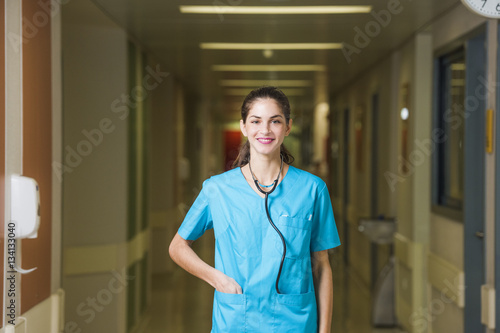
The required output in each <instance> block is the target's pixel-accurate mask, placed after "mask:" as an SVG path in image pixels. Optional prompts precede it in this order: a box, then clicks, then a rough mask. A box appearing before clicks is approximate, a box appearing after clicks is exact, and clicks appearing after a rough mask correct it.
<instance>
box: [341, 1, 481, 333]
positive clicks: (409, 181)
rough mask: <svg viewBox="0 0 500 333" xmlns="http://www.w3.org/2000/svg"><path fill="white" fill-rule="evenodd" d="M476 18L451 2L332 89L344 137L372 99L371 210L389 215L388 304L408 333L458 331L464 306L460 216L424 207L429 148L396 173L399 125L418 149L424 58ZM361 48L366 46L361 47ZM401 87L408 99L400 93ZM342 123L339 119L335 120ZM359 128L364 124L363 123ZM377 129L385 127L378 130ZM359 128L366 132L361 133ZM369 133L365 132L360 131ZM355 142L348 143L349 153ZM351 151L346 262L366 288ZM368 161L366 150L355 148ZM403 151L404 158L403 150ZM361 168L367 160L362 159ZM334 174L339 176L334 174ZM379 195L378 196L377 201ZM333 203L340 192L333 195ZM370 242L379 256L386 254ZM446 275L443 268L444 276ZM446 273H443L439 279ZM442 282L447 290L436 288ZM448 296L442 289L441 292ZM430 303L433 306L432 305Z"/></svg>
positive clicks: (427, 101)
mask: <svg viewBox="0 0 500 333" xmlns="http://www.w3.org/2000/svg"><path fill="white" fill-rule="evenodd" d="M483 23H484V19H481V18H480V17H478V16H476V15H474V14H472V13H470V12H469V11H467V10H466V9H465V7H464V6H456V7H453V8H452V9H451V10H450V11H449V12H447V13H445V14H443V15H442V16H441V17H440V18H439V19H438V20H436V21H434V22H432V24H430V25H429V26H427V27H426V32H425V33H419V34H416V35H415V36H414V37H413V38H412V39H411V40H409V41H407V42H406V43H405V44H404V45H402V46H400V47H398V48H397V49H395V50H393V52H392V53H391V54H390V55H388V57H387V59H386V60H384V61H381V62H379V63H378V64H376V65H375V66H374V67H372V68H370V69H369V70H367V71H366V72H365V73H364V74H363V75H362V76H360V77H359V79H358V80H356V81H355V82H353V83H352V84H351V85H349V86H347V87H344V88H343V89H342V90H340V91H338V92H336V93H335V94H334V97H333V100H334V109H335V110H345V109H349V110H350V111H351V117H350V118H351V122H350V124H349V128H347V129H343V130H348V131H349V132H350V135H351V140H350V142H352V143H353V145H354V142H355V137H354V133H355V126H356V121H355V119H356V115H357V114H356V113H357V112H364V113H365V115H366V117H365V118H364V119H365V121H366V124H367V126H366V128H368V129H369V128H371V119H370V109H369V107H367V105H369V99H370V97H371V96H372V95H373V94H374V93H378V94H379V95H380V96H381V99H380V110H381V114H380V116H379V117H380V118H379V119H380V120H379V123H380V131H379V133H381V134H382V136H380V137H379V140H380V142H379V143H378V147H380V148H379V154H380V155H379V158H378V160H379V161H380V165H379V166H378V169H379V170H380V175H379V176H382V177H384V179H383V181H382V182H381V184H382V185H380V189H379V192H378V193H377V195H378V198H377V200H378V201H379V204H378V212H380V213H381V214H384V215H386V216H395V217H396V218H397V228H398V230H397V233H396V235H395V238H394V251H395V256H396V258H397V260H396V282H395V288H396V305H397V306H396V309H397V310H396V311H397V317H398V321H399V323H400V324H401V326H402V327H403V328H404V329H405V330H407V331H409V332H431V331H432V332H464V326H463V323H464V320H463V319H464V311H463V304H461V303H460V301H459V299H460V293H461V292H463V288H465V287H464V286H463V285H462V284H461V282H460V281H463V280H460V276H462V277H463V274H464V265H463V262H464V243H463V230H464V227H463V223H462V221H458V220H454V219H453V218H450V217H447V216H443V215H441V214H437V213H436V212H434V211H432V209H431V198H430V196H431V159H432V154H431V155H425V158H424V159H423V160H422V161H421V162H419V163H416V164H414V165H411V167H412V170H411V172H409V173H406V174H402V172H401V167H402V163H408V161H403V159H404V158H405V157H404V156H402V148H403V147H402V145H403V141H404V140H403V136H402V135H403V134H402V133H403V127H405V128H406V129H405V131H407V132H406V134H404V135H406V136H407V137H406V138H405V140H406V142H407V145H408V146H407V147H406V149H407V152H408V153H412V152H416V151H418V150H419V149H421V146H419V145H417V143H416V142H417V141H420V142H423V141H424V140H426V139H428V138H429V137H430V135H431V129H432V121H431V120H432V118H431V117H432V89H431V88H432V86H433V85H434V84H436V83H435V82H433V76H432V70H433V65H432V61H433V60H432V59H433V57H434V52H436V51H437V50H439V49H441V48H443V47H444V46H446V45H449V44H451V43H453V42H454V41H456V40H457V38H459V37H461V36H463V35H465V34H467V33H469V32H471V31H473V30H474V29H476V28H477V27H478V26H479V25H481V24H483ZM365 52H366V51H365ZM404 89H408V95H409V100H403V99H404V98H405V97H404V93H403V90H404ZM405 103H409V104H408V106H409V110H410V117H409V119H408V120H407V122H406V123H405V124H403V120H402V119H401V115H400V110H401V108H402V106H406V105H405ZM340 124H342V122H340ZM364 127H365V126H364ZM384 133H385V134H384ZM364 134H366V132H364ZM366 137H370V134H366ZM355 149H356V147H354V146H351V147H349V150H350V151H351V152H353V151H354V150H355ZM354 155H355V154H354V152H353V153H352V154H351V156H350V158H349V159H350V160H349V164H348V165H349V168H350V170H351V171H350V175H351V176H350V178H349V180H348V182H349V183H348V184H349V186H350V188H351V189H352V190H350V197H349V202H350V205H349V207H348V212H345V213H344V218H347V219H348V222H349V226H350V227H349V228H350V233H349V239H348V240H347V246H348V247H349V248H348V251H349V265H350V267H351V268H350V270H351V271H352V274H354V276H356V277H357V278H358V279H360V281H362V282H363V283H364V285H365V287H366V288H367V289H369V288H370V284H371V283H372V282H373V281H370V275H369V269H370V267H369V260H367V258H370V257H371V256H372V254H373V253H372V248H370V246H369V242H368V240H367V239H365V238H364V237H362V235H361V234H360V233H359V232H358V230H357V220H358V218H359V217H361V216H365V215H366V214H368V213H369V211H368V205H369V202H370V201H371V200H372V199H373V198H371V197H370V195H369V194H370V191H369V190H368V186H369V185H368V184H370V180H369V179H368V178H367V177H368V176H369V175H367V174H366V171H364V169H363V170H359V169H357V168H356V161H355V159H356V157H355V156H354ZM363 158H364V159H365V160H369V158H370V152H369V151H368V150H366V145H365V149H364V150H363ZM406 158H407V157H406ZM366 167H367V169H369V168H370V167H372V166H370V165H369V164H367V165H366ZM341 176H342V174H341V175H340V177H341ZM381 199H382V201H381V202H380V200H381ZM334 200H335V201H336V202H337V204H336V205H337V206H339V205H341V203H342V201H343V200H344V198H341V197H336V198H334ZM386 250H387V249H383V248H380V247H378V248H377V249H376V251H377V252H378V253H379V256H380V255H381V253H383V254H382V256H383V257H384V256H385V257H386V258H387V256H388V255H389V253H388V251H386ZM447 274H448V275H447ZM445 278H446V279H445ZM446 286H448V291H446V290H445V289H444V288H445V287H446ZM443 292H444V293H446V294H447V295H448V293H449V292H451V293H454V294H456V295H457V297H456V301H453V302H449V303H446V304H445V303H443V302H441V303H439V304H438V305H439V307H437V305H436V302H439V300H440V299H441V298H442V294H443ZM448 296H449V295H448ZM433 306H434V308H433Z"/></svg>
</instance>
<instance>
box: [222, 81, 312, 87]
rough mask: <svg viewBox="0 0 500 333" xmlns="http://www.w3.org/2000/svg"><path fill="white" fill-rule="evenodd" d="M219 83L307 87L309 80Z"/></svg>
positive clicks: (225, 85) (239, 85)
mask: <svg viewBox="0 0 500 333" xmlns="http://www.w3.org/2000/svg"><path fill="white" fill-rule="evenodd" d="M220 85H221V86H224V87H260V86H265V85H269V86H277V87H309V86H310V85H311V81H309V80H221V81H220Z"/></svg>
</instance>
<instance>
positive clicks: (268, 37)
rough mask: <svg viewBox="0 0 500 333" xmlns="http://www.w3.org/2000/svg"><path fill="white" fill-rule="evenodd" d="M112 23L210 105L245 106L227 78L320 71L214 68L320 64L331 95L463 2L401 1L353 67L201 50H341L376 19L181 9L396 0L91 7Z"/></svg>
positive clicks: (296, 54)
mask: <svg viewBox="0 0 500 333" xmlns="http://www.w3.org/2000/svg"><path fill="white" fill-rule="evenodd" d="M93 1H94V3H95V4H96V5H98V6H99V7H100V8H101V9H102V10H103V11H105V12H106V13H107V14H108V15H109V16H110V17H111V18H112V19H113V20H114V21H116V22H117V23H118V24H119V25H121V26H123V27H124V28H125V29H127V30H128V31H129V33H130V34H131V35H133V36H135V38H136V39H138V40H139V41H141V43H142V44H143V45H145V46H146V47H147V48H148V49H149V50H150V51H151V52H152V53H153V54H155V55H156V56H157V57H158V58H159V59H161V61H162V62H164V63H165V64H166V65H167V67H168V70H169V71H171V72H173V73H174V74H175V75H176V76H177V77H178V78H179V79H180V80H181V81H182V82H183V84H184V86H185V87H186V89H187V90H188V92H190V93H191V94H193V93H196V94H197V95H199V96H200V97H202V98H204V99H207V100H209V101H211V102H212V103H220V102H228V103H230V102H231V101H241V100H242V96H237V97H234V96H233V97H231V96H227V88H224V87H221V86H220V80H223V79H254V80H262V79H271V78H272V79H293V80H299V79H306V80H314V76H315V73H314V72H214V71H212V69H211V66H212V65H214V64H322V65H325V66H326V68H327V78H328V81H329V83H328V84H329V91H330V92H334V91H336V90H338V89H339V88H340V87H341V86H342V85H344V84H346V83H348V82H349V81H351V80H353V79H354V78H356V77H357V76H358V75H359V74H360V73H361V72H362V71H363V70H365V69H366V68H369V67H370V66H372V65H373V64H374V63H376V62H378V61H380V60H381V59H383V58H385V57H387V56H388V54H389V53H390V51H391V50H392V49H394V48H396V47H398V46H399V45H401V44H402V43H404V42H405V41H406V40H407V39H408V38H410V37H411V36H412V35H413V34H414V33H415V32H416V31H419V30H421V29H422V28H424V27H425V26H426V24H428V23H429V22H431V21H432V20H434V19H435V18H436V17H439V16H440V15H441V14H442V13H445V12H447V11H448V10H449V9H450V8H451V7H453V6H456V5H460V0H400V7H401V8H402V11H401V13H399V14H396V15H391V21H390V23H389V24H388V25H387V26H386V27H382V28H381V31H380V33H379V34H378V35H376V36H375V37H373V39H372V40H371V42H370V43H369V44H368V46H367V47H366V48H363V49H362V50H361V52H360V53H359V54H353V55H352V62H351V63H348V62H347V61H346V58H345V57H344V55H343V53H342V51H341V50H297V51H295V50H293V51H289V50H283V51H274V55H273V57H271V58H269V59H267V58H265V57H264V56H263V53H262V51H258V50H255V51H239V50H231V51H228V50H201V49H200V47H199V44H200V43H201V42H233V43H236V42H238V43H242V42H248V43H250V42H253V43H271V42H275V43H279V42H281V43H284V42H290V43H314V42H317V43H335V42H344V43H349V44H351V45H354V37H355V35H356V32H355V30H354V29H355V27H359V28H361V29H364V28H365V26H366V24H367V23H368V22H370V21H375V19H374V17H373V16H372V15H371V14H342V15H228V14H223V15H222V16H221V15H216V14H211V15H199V14H181V13H180V12H179V5H181V4H182V5H213V4H215V5H244V6H257V5H259V6H262V5H276V6H279V5H288V6H300V5H372V6H373V9H374V11H375V12H379V11H381V10H384V9H387V6H388V5H389V4H394V3H396V2H399V1H398V0H372V1H369V0H357V1H352V0H339V1H326V0H323V1H321V0H312V1H298V0H297V1H293V0H276V1H272V0H267V1H266V0H261V1H255V0H211V1H201V0H198V1H194V0H183V1H168V0H167V1H165V0H162V1H161V0H93ZM312 89H313V87H310V88H306V89H305V93H306V96H305V97H300V98H299V99H303V100H302V101H301V103H310V102H312V99H311V98H312V95H313V93H312Z"/></svg>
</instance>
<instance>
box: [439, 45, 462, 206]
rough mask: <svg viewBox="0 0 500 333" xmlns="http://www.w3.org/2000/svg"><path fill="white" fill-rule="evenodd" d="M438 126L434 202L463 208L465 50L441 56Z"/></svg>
mask: <svg viewBox="0 0 500 333" xmlns="http://www.w3.org/2000/svg"><path fill="white" fill-rule="evenodd" d="M437 63H438V66H437V68H436V69H437V71H438V72H437V75H438V81H437V82H438V87H437V89H436V92H437V96H436V101H437V112H436V121H435V127H436V128H437V129H438V130H439V132H440V133H442V135H441V137H442V140H440V141H439V142H436V148H437V149H436V153H437V154H436V155H435V158H436V161H435V163H434V166H435V169H434V172H435V178H434V179H435V182H434V185H433V186H434V187H435V189H434V191H435V192H434V193H435V195H434V205H437V206H440V207H446V208H449V209H452V210H455V211H460V212H461V211H462V207H463V197H464V180H463V178H464V119H465V118H464V113H465V110H464V102H465V70H466V68H465V67H466V66H465V55H464V50H463V49H460V50H458V51H455V52H452V53H449V54H446V55H444V56H442V57H440V58H439V59H438V62H437Z"/></svg>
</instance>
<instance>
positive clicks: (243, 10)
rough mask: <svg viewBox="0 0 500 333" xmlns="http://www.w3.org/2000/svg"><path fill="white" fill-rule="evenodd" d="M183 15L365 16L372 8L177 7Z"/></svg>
mask: <svg viewBox="0 0 500 333" xmlns="http://www.w3.org/2000/svg"><path fill="white" fill-rule="evenodd" d="M179 10H180V12H181V13H183V14H219V15H220V14H243V15H248V14H256V15H265V14H268V15H280V14H283V15H286V14H292V15H297V14H299V15H300V14H306V15H310V14H367V13H370V12H371V10H372V6H179Z"/></svg>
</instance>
